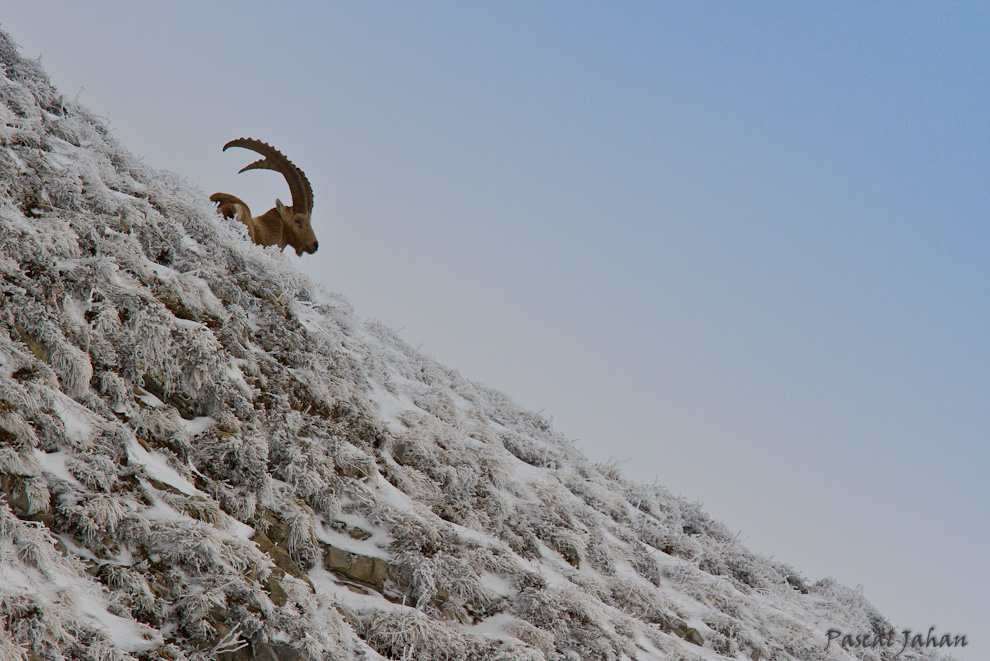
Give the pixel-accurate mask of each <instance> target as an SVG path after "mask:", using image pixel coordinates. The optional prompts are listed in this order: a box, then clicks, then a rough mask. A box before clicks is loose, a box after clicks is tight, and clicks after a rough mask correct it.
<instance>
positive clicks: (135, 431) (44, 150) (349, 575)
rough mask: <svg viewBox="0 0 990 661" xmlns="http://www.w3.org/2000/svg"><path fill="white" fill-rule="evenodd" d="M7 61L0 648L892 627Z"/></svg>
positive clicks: (659, 638) (767, 645)
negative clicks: (593, 446)
mask: <svg viewBox="0 0 990 661" xmlns="http://www.w3.org/2000/svg"><path fill="white" fill-rule="evenodd" d="M0 59H2V78H0V119H2V125H0V274H2V284H0V306H2V307H0V480H2V485H0V486H2V496H3V497H2V498H0V659H31V660H34V659H52V660H61V659H91V660H93V661H97V660H104V659H107V660H119V661H123V660H125V659H126V660H131V659H143V660H148V661H150V660H152V659H154V660H163V659H164V660H169V659H171V660H190V661H191V660H199V659H209V658H222V659H251V658H265V659H280V660H281V661H288V660H290V659H306V660H310V661H317V660H327V661H329V660H331V659H333V660H350V659H383V658H384V659H419V660H444V661H455V660H468V659H470V660H472V661H485V660H491V661H495V660H505V661H508V660H510V659H511V660H518V661H578V660H582V661H598V660H600V661H606V660H609V661H611V660H619V659H643V660H645V659H723V658H732V659H759V658H762V659H771V660H774V661H786V660H790V659H800V660H802V661H814V660H818V659H844V658H854V657H853V656H852V654H851V653H848V652H845V651H842V650H839V649H837V648H836V647H835V646H834V645H833V646H832V648H831V649H830V650H829V651H828V652H827V653H826V652H825V643H826V637H825V636H826V631H827V630H828V629H830V628H835V629H842V630H844V631H856V632H870V631H879V630H881V629H884V628H889V627H890V624H889V623H888V622H886V621H885V620H884V618H883V617H882V616H880V615H879V614H878V613H877V612H876V611H875V610H874V608H873V607H872V606H871V605H870V604H869V603H868V602H867V601H865V600H864V599H863V598H862V597H861V596H860V595H859V594H858V593H857V592H855V591H853V590H850V589H848V588H845V587H843V586H841V585H838V584H836V583H835V582H833V581H831V580H827V579H826V580H823V581H819V582H817V583H814V584H809V583H808V582H807V581H806V580H805V579H804V578H802V577H801V575H800V574H799V573H798V572H796V571H795V570H794V569H792V568H790V567H788V566H786V565H784V564H781V563H780V562H777V561H775V560H773V559H772V558H768V557H762V556H758V555H755V554H753V553H751V552H749V551H748V550H746V549H745V548H744V547H743V546H741V545H740V544H739V543H738V542H737V541H736V540H735V537H734V535H733V534H731V533H730V532H729V531H728V530H727V529H726V528H725V527H724V526H722V525H721V524H719V523H717V522H715V521H712V520H711V519H710V518H709V517H708V516H707V515H706V514H705V513H704V512H703V511H702V509H701V508H700V507H699V506H698V505H697V504H695V503H691V502H686V501H684V500H683V499H680V498H677V497H674V496H672V495H671V494H670V493H669V492H668V491H667V490H665V489H664V488H662V487H658V486H645V485H642V484H634V483H632V482H630V481H628V480H626V479H624V478H623V476H622V475H621V474H620V473H619V472H618V471H617V470H616V469H615V468H614V467H611V466H600V465H595V464H592V463H590V462H589V461H588V460H587V459H585V458H584V457H583V456H581V455H580V454H579V453H578V452H576V451H575V450H574V449H573V447H572V445H571V443H570V442H569V441H568V440H567V439H565V438H562V437H561V436H560V435H559V434H556V433H554V431H553V429H552V428H551V426H550V424H548V422H547V421H546V420H544V419H543V418H541V417H540V416H538V415H535V414H533V413H530V412H528V411H525V410H522V409H520V408H519V407H517V406H515V405H514V404H513V403H512V402H511V401H510V400H509V399H507V398H506V397H505V396H504V395H502V394H501V393H499V392H496V391H494V390H491V389H489V388H486V387H484V386H481V385H479V384H476V383H472V382H471V381H468V380H467V379H464V378H462V377H461V376H460V375H459V374H458V373H457V372H455V371H453V370H450V369H448V368H446V367H444V366H442V365H439V364H437V363H436V362H435V361H433V360H432V359H430V358H428V357H426V356H423V355H421V354H419V353H418V352H416V351H414V350H412V349H410V347H408V346H407V345H406V344H405V343H403V342H402V341H401V340H400V339H399V338H398V337H396V335H395V334H394V333H393V332H391V331H390V330H389V329H387V328H385V327H383V326H381V325H379V324H374V323H365V322H363V321H362V320H361V319H360V318H358V317H357V316H356V315H355V314H354V312H353V311H352V310H351V308H350V307H349V306H348V305H347V303H346V302H345V301H344V300H343V299H342V298H340V297H339V296H336V295H334V294H331V293H328V292H326V291H324V290H322V289H321V288H319V287H318V286H316V285H314V283H312V282H310V281H309V280H308V279H307V278H306V277H304V276H302V275H301V274H299V273H298V272H297V271H295V270H294V268H293V267H292V265H291V262H290V261H289V260H288V259H287V258H285V257H284V256H282V254H281V253H280V252H279V251H278V249H277V248H262V247H259V246H255V245H253V244H252V243H251V242H250V241H249V240H248V239H247V236H246V234H245V231H244V227H243V225H241V224H239V223H236V222H234V221H225V220H223V219H222V218H220V217H219V216H218V215H216V213H215V211H214V209H213V208H212V205H211V204H210V202H209V200H208V199H207V197H206V195H205V194H204V193H202V192H201V191H200V190H198V189H196V188H194V187H193V186H191V185H189V184H188V183H185V182H184V181H182V180H181V179H179V178H177V177H176V176H174V175H172V174H170V173H167V172H162V171H159V170H155V169H153V168H151V167H148V166H146V165H145V164H143V163H142V162H141V161H140V160H139V159H138V158H136V157H134V156H132V155H131V154H130V153H128V152H127V151H126V150H125V149H124V148H123V147H121V146H120V145H119V144H117V142H116V141H115V140H114V139H113V137H112V136H111V135H109V133H108V130H107V128H106V126H105V125H104V124H103V123H102V122H101V121H100V120H98V119H96V118H94V117H93V116H92V115H91V114H90V113H88V112H87V111H86V110H85V109H83V108H81V107H79V106H78V105H76V104H75V103H73V102H71V101H69V100H67V99H65V98H64V97H63V96H62V95H61V94H60V93H59V92H58V91H57V90H56V89H54V88H53V87H52V85H51V84H50V82H49V81H48V79H47V77H46V75H45V73H44V72H43V71H42V69H41V68H40V66H39V65H38V64H37V63H36V62H33V61H27V60H24V59H21V58H20V57H19V55H18V54H17V52H16V50H15V48H14V46H13V44H12V43H11V41H10V40H9V38H8V37H7V35H5V34H3V33H0ZM226 137H228V136H218V137H217V139H218V141H220V140H223V139H225V138H226ZM894 652H896V650H892V651H890V652H888V651H881V650H859V651H857V653H856V656H857V657H858V658H866V659H885V658H893V653H894ZM901 658H916V657H914V655H913V654H912V653H911V652H910V651H908V652H906V653H905V654H904V655H903V656H902V657H901ZM926 658H935V657H934V655H933V654H930V655H929V656H927V657H926Z"/></svg>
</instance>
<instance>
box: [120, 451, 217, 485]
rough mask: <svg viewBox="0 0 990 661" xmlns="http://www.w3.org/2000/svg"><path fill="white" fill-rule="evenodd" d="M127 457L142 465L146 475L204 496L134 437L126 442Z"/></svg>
mask: <svg viewBox="0 0 990 661" xmlns="http://www.w3.org/2000/svg"><path fill="white" fill-rule="evenodd" d="M127 459H128V461H131V462H134V463H135V464H138V465H140V466H143V467H144V470H145V472H146V473H147V474H148V476H149V477H152V478H154V479H156V480H158V481H159V482H164V483H165V484H168V485H169V486H172V487H175V488H176V489H178V490H179V491H181V492H182V493H185V494H187V495H190V496H202V497H206V494H204V493H203V492H202V491H200V490H199V489H197V488H196V487H195V486H193V484H192V483H191V482H190V481H189V480H187V479H186V478H184V477H182V476H181V475H179V473H178V471H176V470H175V469H174V468H172V467H171V466H169V464H168V461H166V460H165V458H164V457H162V456H160V455H158V454H155V453H152V452H148V451H147V450H145V449H144V448H143V447H141V445H140V444H139V443H138V442H137V440H136V439H133V438H132V439H129V440H128V442H127Z"/></svg>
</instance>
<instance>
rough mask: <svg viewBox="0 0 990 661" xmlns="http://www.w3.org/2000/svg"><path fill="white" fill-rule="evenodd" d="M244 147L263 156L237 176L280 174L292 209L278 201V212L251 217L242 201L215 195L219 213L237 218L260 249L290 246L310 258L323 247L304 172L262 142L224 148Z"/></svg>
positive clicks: (245, 140) (245, 141)
mask: <svg viewBox="0 0 990 661" xmlns="http://www.w3.org/2000/svg"><path fill="white" fill-rule="evenodd" d="M229 147H244V148H245V149H250V150H251V151H254V152H257V153H259V154H261V155H262V156H264V158H260V159H258V160H257V161H255V162H254V163H251V164H250V165H246V166H244V167H243V168H241V169H240V170H239V171H238V172H237V174H240V173H241V172H245V171H247V170H275V171H276V172H281V173H282V176H283V177H285V181H286V183H288V184H289V192H290V193H291V194H292V206H291V207H287V206H285V205H284V204H282V201H281V200H275V208H274V209H269V210H268V211H266V212H265V213H264V214H262V215H260V216H254V217H252V216H251V210H250V209H249V208H248V205H246V204H244V202H242V201H241V200H240V199H239V198H236V197H234V196H233V195H230V194H228V193H214V194H213V195H210V200H212V201H213V202H216V203H217V207H218V210H219V211H220V213H221V214H223V216H224V217H225V218H237V220H239V221H241V222H242V223H244V224H245V225H247V228H248V236H250V237H251V240H252V241H254V242H255V243H257V244H258V245H261V246H272V245H278V247H279V248H281V249H282V250H285V246H287V245H289V246H292V247H293V248H295V249H296V254H297V255H300V256H301V255H302V254H303V253H304V252H308V253H310V254H312V253H314V252H316V249H317V248H319V247H320V244H319V242H318V241H317V240H316V235H315V234H314V233H313V226H312V224H311V222H310V216H311V215H312V213H313V189H312V188H311V187H310V185H309V180H308V179H306V175H305V174H303V171H302V170H300V169H299V168H297V167H296V166H295V165H293V164H292V161H290V160H289V159H287V158H286V157H285V155H284V154H282V152H280V151H279V150H277V149H275V148H274V147H272V146H271V145H268V144H265V143H264V142H262V141H261V140H255V139H254V138H237V139H236V140H231V141H230V142H228V143H227V144H225V145H224V146H223V150H224V151H227V149H228V148H229Z"/></svg>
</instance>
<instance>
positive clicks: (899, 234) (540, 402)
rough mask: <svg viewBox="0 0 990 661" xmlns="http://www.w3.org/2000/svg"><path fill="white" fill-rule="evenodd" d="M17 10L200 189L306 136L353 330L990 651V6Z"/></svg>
mask: <svg viewBox="0 0 990 661" xmlns="http://www.w3.org/2000/svg"><path fill="white" fill-rule="evenodd" d="M288 7H292V9H289V8H288ZM0 8H2V9H0V27H2V28H3V29H5V30H8V31H10V33H11V34H12V36H13V38H14V40H15V41H17V42H18V43H19V44H20V45H21V46H22V50H23V52H24V54H25V55H27V56H30V57H37V56H39V55H41V56H42V63H43V65H44V66H45V68H46V69H47V70H48V72H49V73H50V75H51V76H52V77H53V79H54V81H55V82H56V84H58V85H59V86H60V87H61V89H62V91H63V92H64V93H65V94H66V95H67V96H69V97H74V96H76V95H77V94H78V96H79V100H80V101H81V102H83V103H84V104H86V105H88V106H89V107H90V108H92V109H93V110H94V111H96V112H97V113H99V114H101V115H105V116H108V117H109V120H110V123H111V125H112V127H113V129H114V133H115V135H116V136H117V137H118V138H119V139H120V140H121V141H122V142H123V143H124V144H125V145H126V146H128V148H130V149H131V150H132V151H134V152H136V153H138V154H140V155H142V156H143V157H144V158H145V160H146V161H147V162H148V163H150V164H152V165H155V166H160V167H165V168H168V169H172V170H175V171H176V172H178V173H180V174H181V175H183V176H184V177H186V178H187V179H189V180H190V181H191V182H192V183H194V184H195V185H197V186H199V187H201V188H202V189H203V190H204V192H205V193H211V192H213V191H216V190H224V191H228V192H232V193H234V194H237V195H240V196H242V197H243V198H244V199H245V200H247V201H248V202H249V203H250V204H251V205H252V208H253V209H254V210H255V211H256V212H261V211H264V210H265V209H267V208H268V206H270V205H271V203H272V201H273V198H274V197H275V196H281V197H282V198H283V199H287V190H286V188H285V185H284V183H282V182H281V181H280V180H279V179H278V177H276V176H273V175H272V174H271V173H264V172H261V173H258V172H252V173H248V174H243V175H239V176H238V175H236V174H235V173H236V171H237V170H238V169H239V168H240V167H241V166H243V165H245V164H246V163H248V162H249V160H250V158H251V157H250V156H249V155H248V154H247V153H246V152H245V153H237V152H238V151H239V150H231V151H229V152H227V153H221V152H220V147H221V145H222V144H223V143H224V142H226V141H227V140H228V139H230V138H234V137H238V136H240V135H249V136H252V137H256V138H261V139H264V140H267V141H269V142H272V143H273V144H275V145H277V146H278V147H279V148H280V149H282V150H283V151H285V152H286V153H287V154H288V155H289V156H290V158H292V160H293V161H295V162H296V163H297V164H299V165H300V166H301V167H303V168H304V169H305V170H306V172H307V174H308V175H309V178H310V180H311V181H312V183H313V188H314V192H315V202H316V208H315V214H314V216H315V217H314V225H315V227H316V229H317V233H318V236H319V239H320V246H321V247H320V251H319V252H318V253H317V254H316V255H314V256H307V257H304V258H301V259H297V258H296V257H295V256H294V255H291V256H290V257H289V259H291V260H293V261H295V262H296V263H298V264H299V266H300V268H302V269H303V270H304V271H306V272H307V273H309V274H311V275H312V276H313V277H314V278H315V279H317V280H318V281H320V282H322V283H324V284H325V285H326V286H327V287H328V288H329V289H331V290H333V291H338V292H341V293H343V294H344V295H346V296H347V297H348V298H349V299H350V300H351V302H352V303H353V304H354V305H355V307H356V309H357V310H358V312H359V313H360V314H361V315H362V316H365V317H368V318H371V317H375V318H378V319H381V320H382V321H384V322H385V323H387V324H388V325H389V326H392V327H393V328H396V329H402V331H401V335H402V336H403V337H404V338H406V339H407V340H408V341H409V342H410V343H412V344H413V345H420V344H421V345H422V349H423V351H425V352H427V353H429V354H431V355H434V356H435V357H437V358H438V359H440V360H441V361H442V362H444V363H446V364H448V365H450V366H452V367H454V368H456V369H458V370H459V371H460V372H461V373H463V374H464V375H465V376H467V377H469V378H472V379H474V380H477V381H481V382H484V383H487V384H489V385H493V386H496V387H499V388H501V389H503V390H505V391H506V392H507V393H508V394H509V395H510V396H512V397H513V398H514V399H516V400H517V401H518V402H519V403H521V404H523V405H526V406H528V407H530V408H533V409H536V410H540V409H543V410H544V411H545V414H546V415H547V416H552V418H553V421H554V424H555V426H556V428H557V429H558V430H560V431H561V432H563V433H565V434H566V435H568V436H570V437H572V438H576V439H578V441H577V443H578V446H579V447H580V448H581V449H582V450H583V451H584V452H585V453H587V454H588V455H590V456H591V457H593V458H596V459H598V460H601V461H609V460H615V461H618V462H620V466H621V468H622V470H623V471H624V472H625V473H626V474H627V475H629V476H631V477H633V478H635V479H638V480H643V481H653V480H654V479H656V480H657V481H658V482H659V483H660V484H663V485H666V486H668V487H669V488H670V489H671V490H672V491H674V492H675V493H680V494H683V495H685V496H687V497H688V498H691V499H693V500H699V501H701V502H702V503H703V504H704V506H705V508H706V509H707V510H708V511H709V512H710V513H711V514H712V515H713V516H715V517H716V518H718V519H720V520H722V521H724V522H725V523H726V524H727V525H728V526H729V527H730V528H731V529H733V530H738V531H740V534H741V538H742V539H743V540H745V541H746V543H747V544H748V545H749V546H750V547H751V548H753V549H754V550H758V551H761V552H764V553H767V554H771V555H773V556H775V557H777V558H779V559H781V560H783V561H785V562H788V563H790V564H792V565H794V566H795V567H796V568H798V569H800V570H801V571H803V572H804V573H805V574H806V575H807V576H808V578H810V579H812V580H817V579H819V578H822V577H823V576H826V575H831V576H834V577H836V578H837V579H838V580H840V581H842V582H844V583H846V584H849V585H852V586H856V585H862V586H863V589H864V593H865V594H866V596H867V597H868V598H869V599H871V600H872V601H873V602H874V603H875V604H876V605H877V606H878V607H879V608H880V609H881V611H882V612H883V613H884V614H885V615H887V616H888V617H889V618H890V619H891V620H892V621H893V624H894V625H895V626H896V627H898V628H899V629H900V628H912V629H916V630H921V629H924V630H925V631H927V629H928V627H929V626H931V625H936V626H937V627H938V628H939V630H941V631H950V632H952V633H965V634H967V635H968V636H969V637H970V640H971V641H972V644H971V645H970V647H969V648H967V649H966V650H964V651H963V652H962V653H960V654H958V656H959V657H960V658H963V659H977V658H986V657H987V652H988V650H990V643H988V642H987V637H986V634H985V633H984V632H985V631H986V626H987V608H986V598H987V597H986V595H987V594H990V570H988V565H987V562H986V561H985V550H986V549H987V548H988V547H990V486H988V482H987V472H988V468H990V443H988V441H990V286H988V285H990V223H988V213H987V211H988V209H990V192H988V191H990V186H988V184H990V178H988V175H990V117H988V113H990V110H988V109H990V47H988V46H987V43H988V39H987V35H988V34H990V6H987V5H985V4H979V3H976V2H953V3H922V2H898V3H893V2H888V3H860V2H848V3H842V2H830V3H816V4H811V3H759V4H756V3H748V4H747V3H728V2H725V3H708V2H694V3H626V4H623V5H622V6H621V7H618V8H617V7H616V4H615V3H579V2H558V3H552V2H545V3H522V2H497V3H487V4H482V3H453V2H443V3H438V2H429V3H423V2H420V3H383V2H347V3H339V2H310V3H283V4H280V5H278V6H274V5H273V4H272V3H262V2H238V3H234V2H225V3H221V2H208V3H204V2H190V1H171V2H167V3H154V4H151V3H132V2H123V1H118V2H88V3H78V2H68V1H65V2H44V1H39V2H32V3H24V2H12V1H7V0H3V1H0ZM83 88H84V89H83ZM80 90H82V91H80ZM823 636H824V632H823Z"/></svg>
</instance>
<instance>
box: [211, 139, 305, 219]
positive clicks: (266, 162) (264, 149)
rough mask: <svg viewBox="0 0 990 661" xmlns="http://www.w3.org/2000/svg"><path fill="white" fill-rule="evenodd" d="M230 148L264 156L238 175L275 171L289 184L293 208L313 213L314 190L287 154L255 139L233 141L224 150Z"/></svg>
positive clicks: (246, 166)
mask: <svg viewBox="0 0 990 661" xmlns="http://www.w3.org/2000/svg"><path fill="white" fill-rule="evenodd" d="M228 147H243V148H244V149H250V150H251V151H253V152H257V153H259V154H261V155H262V156H264V158H260V159H258V160H257V161H255V162H254V163H251V164H250V165H245V166H244V167H243V168H241V169H240V170H239V171H238V174H240V173H241V172H245V171H246V170H275V171H276V172H279V173H281V174H282V176H283V177H285V182H286V183H287V184H289V192H290V193H291V194H292V208H293V209H295V210H296V211H306V212H312V211H313V188H312V187H311V186H310V185H309V180H308V179H307V178H306V175H305V174H304V173H303V171H302V170H300V169H299V168H298V167H296V166H295V165H294V164H293V163H292V161H290V160H289V159H288V158H286V157H285V154H283V153H282V152H280V151H279V150H277V149H275V148H274V147H272V146H271V145H269V144H267V143H265V142H262V141H261V140H255V139H254V138H237V139H236V140H231V141H230V142H228V143H227V144H225V145H224V146H223V150H224V151H227V148H228Z"/></svg>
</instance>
